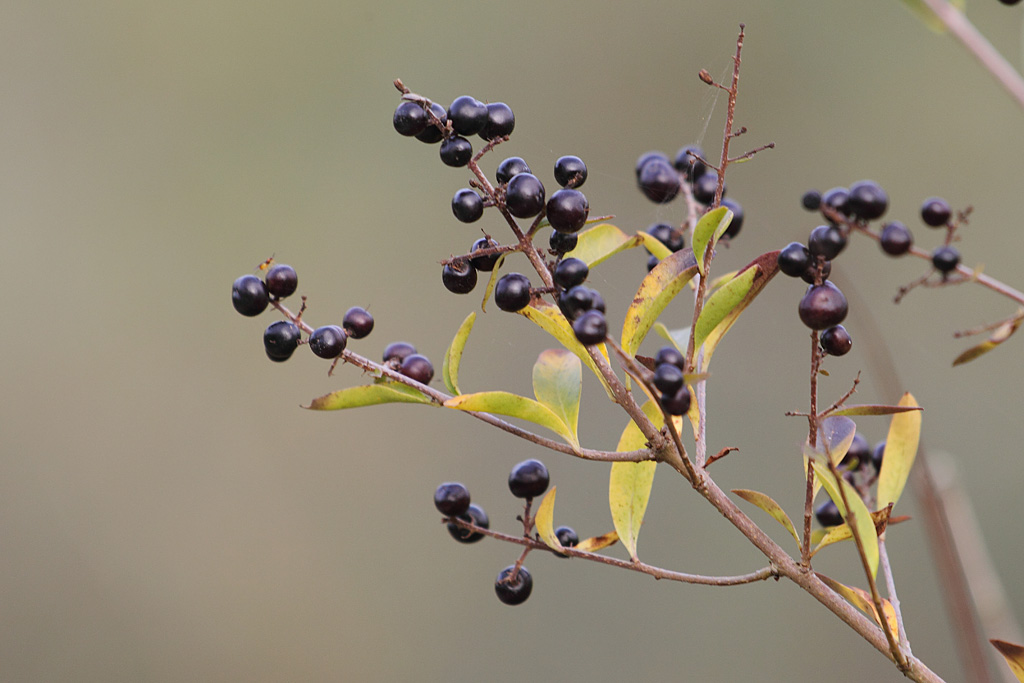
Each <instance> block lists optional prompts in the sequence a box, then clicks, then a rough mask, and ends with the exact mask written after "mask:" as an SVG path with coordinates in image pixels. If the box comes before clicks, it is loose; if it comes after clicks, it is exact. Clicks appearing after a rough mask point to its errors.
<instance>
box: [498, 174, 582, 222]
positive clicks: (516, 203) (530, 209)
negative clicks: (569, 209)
mask: <svg viewBox="0 0 1024 683" xmlns="http://www.w3.org/2000/svg"><path fill="white" fill-rule="evenodd" d="M505 206H506V207H507V208H508V211H509V213H511V214H512V215H513V216H515V217H516V218H533V217H534V216H536V215H537V214H538V213H540V212H541V209H543V208H544V184H543V183H541V182H540V180H539V179H538V178H537V176H535V175H533V174H532V173H519V174H517V175H515V176H513V177H512V179H511V180H509V181H508V190H506V192H505ZM584 220H586V219H584ZM564 232H572V231H571V230H566V231H564Z"/></svg>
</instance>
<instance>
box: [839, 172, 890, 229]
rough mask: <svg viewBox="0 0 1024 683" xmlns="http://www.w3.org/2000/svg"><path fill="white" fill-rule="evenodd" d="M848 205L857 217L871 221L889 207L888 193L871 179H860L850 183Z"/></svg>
mask: <svg viewBox="0 0 1024 683" xmlns="http://www.w3.org/2000/svg"><path fill="white" fill-rule="evenodd" d="M848 201H849V205H850V211H851V213H852V214H853V215H854V216H856V217H857V218H861V219H863V220H866V221H873V220H875V219H876V218H881V217H882V215H883V214H885V212H886V210H887V209H888V208H889V195H887V194H886V193H885V190H883V189H882V186H881V185H879V184H878V183H876V182H875V181H873V180H860V181H858V182H856V183H854V184H853V185H850V196H849V199H848Z"/></svg>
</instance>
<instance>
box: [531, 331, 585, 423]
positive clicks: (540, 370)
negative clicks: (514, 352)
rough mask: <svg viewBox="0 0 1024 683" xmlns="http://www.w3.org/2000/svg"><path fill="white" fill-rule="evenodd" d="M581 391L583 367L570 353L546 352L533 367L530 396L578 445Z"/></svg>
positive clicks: (562, 351)
mask: <svg viewBox="0 0 1024 683" xmlns="http://www.w3.org/2000/svg"><path fill="white" fill-rule="evenodd" d="M582 388H583V366H582V365H581V364H580V359H579V358H577V357H576V356H574V355H572V353H570V352H569V351H566V350H565V349H548V350H547V351H543V352H542V353H541V354H540V357H538V358H537V362H536V363H535V364H534V366H533V393H534V395H535V396H536V397H537V400H538V401H539V402H540V403H542V404H543V405H545V406H547V407H548V408H549V409H550V410H551V412H553V413H554V414H555V415H557V416H558V418H559V419H560V420H561V421H562V422H563V423H564V424H565V426H566V427H568V428H569V431H570V432H572V436H573V439H575V440H576V441H577V442H578V441H579V436H578V432H577V424H578V421H579V416H580V393H581V392H582Z"/></svg>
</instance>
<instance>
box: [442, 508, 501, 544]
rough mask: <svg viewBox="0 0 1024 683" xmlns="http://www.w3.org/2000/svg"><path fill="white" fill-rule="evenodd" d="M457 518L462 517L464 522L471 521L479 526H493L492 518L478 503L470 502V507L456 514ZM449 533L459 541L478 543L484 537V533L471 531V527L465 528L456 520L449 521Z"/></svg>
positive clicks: (487, 527) (486, 527) (485, 527)
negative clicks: (455, 521)
mask: <svg viewBox="0 0 1024 683" xmlns="http://www.w3.org/2000/svg"><path fill="white" fill-rule="evenodd" d="M455 517H456V519H461V520H462V521H463V522H469V523H470V524H473V525H474V526H478V527H480V528H482V529H489V528H491V520H490V519H489V518H488V517H487V513H486V512H484V509H483V508H482V507H480V506H479V505H477V504H476V503H470V505H469V507H468V508H467V509H466V511H465V512H464V513H462V514H461V515H455ZM448 533H449V534H451V535H452V538H454V539H455V540H456V541H458V542H459V543H476V542H477V541H479V540H480V539H481V538H483V537H484V535H483V534H481V533H479V532H476V531H470V530H469V529H463V528H462V527H460V526H459V525H458V524H455V523H454V522H448Z"/></svg>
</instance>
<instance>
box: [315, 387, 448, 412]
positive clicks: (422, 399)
mask: <svg viewBox="0 0 1024 683" xmlns="http://www.w3.org/2000/svg"><path fill="white" fill-rule="evenodd" d="M380 403H425V404H427V405H437V404H436V403H434V401H433V400H432V399H430V398H429V397H427V396H425V395H423V394H422V393H420V392H419V391H418V390H416V389H413V388H412V387H410V386H406V385H405V384H399V383H398V382H391V381H388V380H383V381H380V382H377V383H375V384H366V385H363V386H359V387H349V388H348V389H341V390H339V391H333V392H331V393H329V394H327V395H326V396H320V397H319V398H314V399H313V401H312V402H311V403H310V404H309V405H308V406H306V408H309V409H310V410H345V409H346V408H361V407H363V406H373V405H377V404H380Z"/></svg>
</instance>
